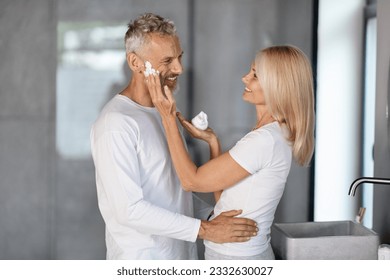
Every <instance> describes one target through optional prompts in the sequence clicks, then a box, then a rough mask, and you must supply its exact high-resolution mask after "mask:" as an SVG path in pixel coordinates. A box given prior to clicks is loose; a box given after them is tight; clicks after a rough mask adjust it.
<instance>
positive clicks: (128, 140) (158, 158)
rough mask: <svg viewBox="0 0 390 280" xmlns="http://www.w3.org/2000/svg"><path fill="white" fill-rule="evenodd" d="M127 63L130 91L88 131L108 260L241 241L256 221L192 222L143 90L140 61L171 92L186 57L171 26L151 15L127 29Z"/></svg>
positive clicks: (190, 253) (185, 253)
mask: <svg viewBox="0 0 390 280" xmlns="http://www.w3.org/2000/svg"><path fill="white" fill-rule="evenodd" d="M125 44H126V59H127V63H128V65H129V67H130V69H131V71H132V77H131V79H130V82H129V85H128V86H127V87H126V88H125V89H124V90H123V91H122V92H121V93H119V94H117V95H116V96H115V97H114V98H113V99H111V101H109V102H108V104H107V105H106V106H105V107H104V109H103V110H102V112H101V114H100V116H99V118H98V119H97V121H96V122H95V123H94V125H93V128H92V131H91V146H92V156H93V160H94V163H95V167H96V185H97V194H98V201H99V209H100V211H101V214H102V216H103V219H104V221H105V224H106V245H107V259H196V258H197V250H196V245H195V243H194V242H195V240H196V238H197V237H199V238H203V239H207V240H211V241H214V242H219V243H224V242H244V241H247V240H249V238H250V237H251V236H253V235H255V234H256V231H257V228H256V225H255V223H254V222H253V221H251V220H248V219H244V218H236V217H235V216H236V215H238V214H240V211H229V212H225V213H222V214H221V215H220V216H218V217H216V218H215V219H213V220H212V221H201V220H198V219H195V218H193V201H192V194H191V193H189V192H185V191H183V190H182V188H181V186H180V182H179V179H178V177H177V175H176V172H175V170H174V167H173V165H172V162H171V158H170V155H169V151H168V146H167V143H166V140H165V136H164V129H163V126H162V123H161V117H160V115H159V113H158V111H157V110H156V108H154V107H153V103H152V100H151V97H150V94H149V92H148V89H147V86H146V84H145V77H144V71H145V70H146V68H145V63H146V62H148V63H151V65H152V66H153V68H154V69H155V70H156V71H159V74H160V75H161V81H162V85H167V86H168V87H169V88H170V89H171V90H174V89H175V88H176V84H177V77H178V76H179V75H180V74H181V73H182V71H183V68H182V65H181V58H182V55H183V51H182V49H181V46H180V42H179V38H178V37H177V34H176V29H175V26H174V24H173V22H171V21H169V20H166V19H164V18H162V17H160V16H157V15H154V14H145V15H142V16H140V17H139V18H138V19H136V20H135V21H134V22H132V23H131V24H129V28H128V30H127V32H126V36H125Z"/></svg>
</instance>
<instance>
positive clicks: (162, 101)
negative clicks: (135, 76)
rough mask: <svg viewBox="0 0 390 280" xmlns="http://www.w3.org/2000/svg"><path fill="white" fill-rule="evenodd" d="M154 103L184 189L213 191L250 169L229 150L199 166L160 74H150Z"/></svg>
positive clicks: (231, 182) (245, 174)
mask: <svg viewBox="0 0 390 280" xmlns="http://www.w3.org/2000/svg"><path fill="white" fill-rule="evenodd" d="M146 84H147V86H148V89H149V92H150V95H151V98H152V101H153V104H154V105H155V107H156V108H157V110H158V111H159V113H160V115H161V118H162V123H163V126H164V128H165V131H166V137H167V142H168V147H169V151H170V153H171V157H172V161H173V164H174V166H175V169H176V172H177V174H178V176H179V179H180V181H181V183H182V185H183V188H184V189H185V190H188V191H189V190H191V191H197V192H214V191H219V190H223V189H226V188H228V187H230V186H232V185H233V184H235V183H237V182H239V181H241V180H242V179H244V178H245V177H247V176H249V175H250V173H249V172H248V171H246V170H245V169H244V168H242V167H241V166H240V165H239V164H238V163H237V162H236V161H235V160H234V159H233V158H232V157H231V156H230V154H229V153H228V152H226V153H223V154H222V155H220V156H218V157H216V158H213V159H211V160H210V161H208V162H207V163H205V164H204V165H202V166H201V167H199V168H198V167H197V166H196V165H195V164H194V163H193V162H192V160H191V158H190V156H189V154H188V153H187V150H186V149H185V146H184V143H183V140H182V138H181V136H180V132H179V129H178V127H177V123H176V101H175V99H174V98H173V96H172V93H171V92H170V90H169V89H168V87H167V86H165V87H164V91H165V95H164V94H163V92H162V89H161V86H160V85H161V84H160V78H159V76H157V75H155V76H153V75H151V76H149V77H148V78H147V80H146Z"/></svg>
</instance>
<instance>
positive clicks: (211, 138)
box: [177, 112, 222, 202]
mask: <svg viewBox="0 0 390 280" xmlns="http://www.w3.org/2000/svg"><path fill="white" fill-rule="evenodd" d="M177 118H178V119H179V121H180V123H181V125H182V126H183V127H184V128H185V129H186V130H187V132H188V133H189V134H190V135H191V137H193V138H197V139H200V140H203V141H205V142H206V143H208V144H209V148H210V159H214V158H216V157H218V156H220V155H221V153H222V150H221V143H220V142H219V139H218V137H217V135H216V134H215V132H214V131H213V130H212V129H211V128H210V127H208V128H207V129H206V130H200V129H197V128H196V127H195V126H193V125H192V124H191V123H190V122H189V121H187V120H186V119H185V118H184V117H183V115H182V114H181V113H179V112H177ZM221 195H222V190H220V191H215V192H214V199H215V202H218V200H219V199H220V197H221Z"/></svg>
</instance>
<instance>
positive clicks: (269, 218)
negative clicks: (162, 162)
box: [146, 46, 314, 259]
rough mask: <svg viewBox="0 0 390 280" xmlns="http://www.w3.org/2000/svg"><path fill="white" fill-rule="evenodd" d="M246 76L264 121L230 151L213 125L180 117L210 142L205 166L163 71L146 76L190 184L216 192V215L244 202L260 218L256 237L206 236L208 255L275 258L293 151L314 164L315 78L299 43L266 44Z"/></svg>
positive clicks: (248, 93) (248, 95) (247, 97)
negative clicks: (195, 155) (190, 145)
mask: <svg viewBox="0 0 390 280" xmlns="http://www.w3.org/2000/svg"><path fill="white" fill-rule="evenodd" d="M242 81H243V83H244V85H245V90H244V94H243V99H244V101H246V102H248V103H250V104H253V105H254V106H255V107H256V114H257V123H256V126H255V127H254V128H253V130H252V131H250V132H249V133H248V134H247V135H245V136H244V137H243V138H242V139H241V140H240V141H238V142H237V144H236V145H235V146H234V147H233V148H232V149H231V150H230V151H228V152H225V153H222V154H220V152H219V151H220V149H219V143H218V140H217V136H216V135H215V134H214V133H213V132H212V130H211V129H209V130H207V131H203V132H202V131H199V130H197V129H196V128H194V127H193V126H192V125H191V124H190V123H189V122H187V121H185V120H183V119H182V117H179V119H180V120H181V122H182V124H183V125H184V127H186V128H187V129H188V130H189V131H190V133H191V134H193V135H194V136H196V137H198V138H200V139H203V140H205V141H207V143H209V146H210V149H211V157H212V159H211V160H210V161H208V162H207V163H205V164H204V165H202V166H200V167H197V166H196V165H195V164H194V163H193V162H192V160H191V158H190V156H189V155H188V153H187V151H186V149H185V147H184V143H183V141H182V138H181V137H180V133H179V129H178V127H177V124H176V105H175V100H174V98H173V96H172V94H171V92H170V91H169V89H168V88H167V87H164V91H165V95H164V93H163V92H162V89H161V86H160V80H159V77H158V75H152V76H149V77H147V78H146V83H147V85H148V88H149V91H150V94H151V97H152V101H153V103H154V105H155V106H156V108H157V109H158V111H159V112H160V114H161V117H162V122H163V125H164V128H165V130H166V137H167V141H168V145H169V149H170V153H171V156H172V160H173V163H174V165H175V169H176V171H177V173H178V176H179V178H180V181H181V183H182V185H183V188H184V189H185V190H187V191H197V192H216V200H217V203H216V205H215V208H214V215H218V214H219V213H221V212H222V211H226V210H230V209H242V210H243V213H242V216H244V217H247V218H251V219H253V220H255V221H256V222H257V224H258V228H259V232H258V234H257V236H255V237H253V238H252V239H250V240H249V241H248V242H244V243H235V244H233V243H224V244H217V243H213V242H208V241H205V246H206V251H205V258H206V259H274V254H273V252H272V248H271V246H270V227H271V225H272V222H273V219H274V214H275V211H276V208H277V205H278V203H279V201H280V198H281V197H282V194H283V191H284V187H285V183H286V179H287V176H288V173H289V171H290V166H291V160H292V157H294V159H295V160H296V162H297V163H299V164H300V165H303V166H307V165H308V163H309V162H310V160H311V157H312V154H313V149H314V136H313V134H314V97H313V80H312V71H311V67H310V63H309V61H308V59H307V58H306V56H305V55H304V54H303V52H302V51H300V50H299V49H298V48H296V47H292V46H274V47H270V48H266V49H264V50H262V51H260V52H258V53H257V55H256V58H255V60H254V62H253V63H252V65H251V68H250V70H249V73H248V74H247V75H245V76H244V77H243V78H242ZM221 191H222V192H221Z"/></svg>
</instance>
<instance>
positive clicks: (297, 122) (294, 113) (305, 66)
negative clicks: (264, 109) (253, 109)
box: [255, 46, 314, 166]
mask: <svg viewBox="0 0 390 280" xmlns="http://www.w3.org/2000/svg"><path fill="white" fill-rule="evenodd" d="M255 68H256V73H257V75H258V77H259V81H260V84H261V87H262V88H263V92H264V98H265V102H266V104H267V106H268V109H269V110H270V112H271V114H272V116H273V117H274V118H275V120H276V121H278V122H279V123H281V124H285V125H286V127H287V128H288V130H289V132H290V133H289V136H288V141H289V142H290V143H291V145H292V151H293V155H294V158H295V160H296V161H297V162H298V163H299V164H300V165H303V166H307V165H308V164H309V162H310V160H311V157H312V155H313V150H314V93H313V74H312V69H311V66H310V62H309V60H308V59H307V57H306V56H305V54H304V53H303V52H302V51H301V50H299V49H298V48H296V47H293V46H273V47H269V48H266V49H263V50H261V51H259V52H258V53H257V55H256V59H255Z"/></svg>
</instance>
